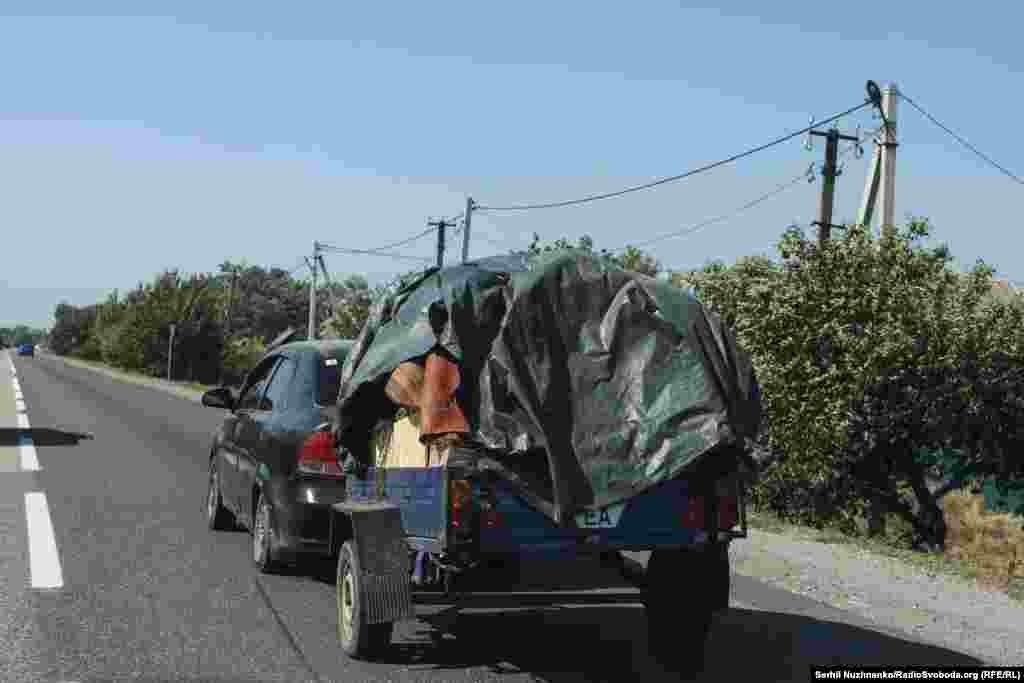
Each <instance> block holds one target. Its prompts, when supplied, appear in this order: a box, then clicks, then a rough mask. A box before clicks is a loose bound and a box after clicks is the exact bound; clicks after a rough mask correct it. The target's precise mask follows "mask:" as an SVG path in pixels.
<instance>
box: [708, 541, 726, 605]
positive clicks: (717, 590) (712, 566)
mask: <svg viewBox="0 0 1024 683" xmlns="http://www.w3.org/2000/svg"><path fill="white" fill-rule="evenodd" d="M711 554H712V557H711V558H709V562H708V572H709V576H708V581H709V582H710V583H711V585H712V586H714V588H713V590H712V595H713V596H714V601H713V603H712V609H713V610H714V611H716V612H718V611H722V610H727V609H729V591H730V584H731V583H732V574H731V572H730V570H729V544H728V543H723V544H721V545H718V546H715V548H714V549H713V550H712V551H711Z"/></svg>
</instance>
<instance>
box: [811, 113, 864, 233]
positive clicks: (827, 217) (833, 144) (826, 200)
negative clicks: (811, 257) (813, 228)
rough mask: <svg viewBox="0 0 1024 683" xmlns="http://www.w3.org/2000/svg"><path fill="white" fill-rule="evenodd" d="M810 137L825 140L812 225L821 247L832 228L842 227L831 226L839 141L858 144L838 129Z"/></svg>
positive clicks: (853, 136)
mask: <svg viewBox="0 0 1024 683" xmlns="http://www.w3.org/2000/svg"><path fill="white" fill-rule="evenodd" d="M811 135H817V136H821V137H823V138H825V165H824V166H823V167H822V169H821V175H822V183H821V204H820V205H819V207H818V220H816V221H814V223H812V225H817V226H818V244H819V245H823V244H825V242H827V241H828V240H829V238H830V237H831V235H832V228H837V227H842V226H837V225H833V224H832V209H833V207H834V206H835V190H836V177H837V176H838V175H839V173H840V171H839V169H837V168H836V159H837V158H838V156H839V141H840V140H849V141H853V142H855V143H856V142H859V140H860V139H859V138H858V137H857V136H855V135H843V134H841V133H840V132H839V130H838V129H836V128H832V129H830V130H829V131H828V132H826V133H822V132H820V131H817V130H812V131H811Z"/></svg>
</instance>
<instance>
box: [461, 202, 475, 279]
mask: <svg viewBox="0 0 1024 683" xmlns="http://www.w3.org/2000/svg"><path fill="white" fill-rule="evenodd" d="M473 206H474V205H473V198H472V197H466V217H465V218H464V219H463V221H462V262H463V263H465V262H466V261H468V260H469V227H470V225H471V224H472V222H473Z"/></svg>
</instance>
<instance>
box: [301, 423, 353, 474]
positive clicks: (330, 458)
mask: <svg viewBox="0 0 1024 683" xmlns="http://www.w3.org/2000/svg"><path fill="white" fill-rule="evenodd" d="M334 447H335V444H334V435H333V434H331V433H330V432H315V433H313V434H310V435H309V438H307V439H306V441H305V442H304V443H303V444H302V448H300V449H299V460H298V463H297V469H298V470H299V472H302V473H304V474H315V475H317V476H320V477H331V478H333V479H343V478H344V476H345V475H343V474H342V473H341V467H340V466H339V465H338V459H337V457H336V456H335V455H334Z"/></svg>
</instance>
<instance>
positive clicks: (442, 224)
mask: <svg viewBox="0 0 1024 683" xmlns="http://www.w3.org/2000/svg"><path fill="white" fill-rule="evenodd" d="M427 225H429V226H430V227H432V228H437V267H438V268H444V250H445V247H444V231H445V229H446V228H454V227H455V221H446V220H444V219H443V218H442V219H441V220H439V221H427Z"/></svg>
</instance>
